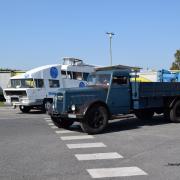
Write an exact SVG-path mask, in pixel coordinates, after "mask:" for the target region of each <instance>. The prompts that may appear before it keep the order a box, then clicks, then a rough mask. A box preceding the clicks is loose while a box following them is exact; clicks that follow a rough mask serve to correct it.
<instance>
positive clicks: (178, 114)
mask: <svg viewBox="0 0 180 180" xmlns="http://www.w3.org/2000/svg"><path fill="white" fill-rule="evenodd" d="M170 120H171V121H172V122H176V123H180V100H178V101H176V103H175V104H174V106H173V107H172V109H170Z"/></svg>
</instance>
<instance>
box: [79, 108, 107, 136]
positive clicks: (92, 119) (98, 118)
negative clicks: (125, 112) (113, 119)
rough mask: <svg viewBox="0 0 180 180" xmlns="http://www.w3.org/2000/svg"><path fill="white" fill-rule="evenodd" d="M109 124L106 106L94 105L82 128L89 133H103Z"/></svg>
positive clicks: (83, 121)
mask: <svg viewBox="0 0 180 180" xmlns="http://www.w3.org/2000/svg"><path fill="white" fill-rule="evenodd" d="M107 124H108V111H107V109H106V108H105V107H104V106H101V105H95V106H92V107H91V108H90V109H89V110H88V111H87V114H86V116H85V119H84V120H82V122H81V128H82V130H83V131H84V132H86V133H88V134H98V133H101V132H102V131H103V130H104V129H105V128H106V126H107Z"/></svg>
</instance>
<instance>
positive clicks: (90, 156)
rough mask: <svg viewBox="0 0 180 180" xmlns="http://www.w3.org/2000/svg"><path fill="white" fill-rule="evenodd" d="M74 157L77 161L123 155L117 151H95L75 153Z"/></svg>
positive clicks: (112, 157) (118, 157) (113, 157)
mask: <svg viewBox="0 0 180 180" xmlns="http://www.w3.org/2000/svg"><path fill="white" fill-rule="evenodd" d="M75 157H76V158H77V159H78V160H79V161H84V160H100V159H120V158H123V156H121V155H120V154H118V153H117V152H108V153H95V154H75Z"/></svg>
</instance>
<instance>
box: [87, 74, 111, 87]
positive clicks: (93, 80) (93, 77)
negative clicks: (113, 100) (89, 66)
mask: <svg viewBox="0 0 180 180" xmlns="http://www.w3.org/2000/svg"><path fill="white" fill-rule="evenodd" d="M110 79H111V75H110V74H90V75H89V76H88V79H87V81H88V86H109V84H110Z"/></svg>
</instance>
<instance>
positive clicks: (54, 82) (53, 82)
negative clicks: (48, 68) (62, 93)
mask: <svg viewBox="0 0 180 180" xmlns="http://www.w3.org/2000/svg"><path fill="white" fill-rule="evenodd" d="M49 87H50V88H58V87H59V80H53V79H49Z"/></svg>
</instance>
